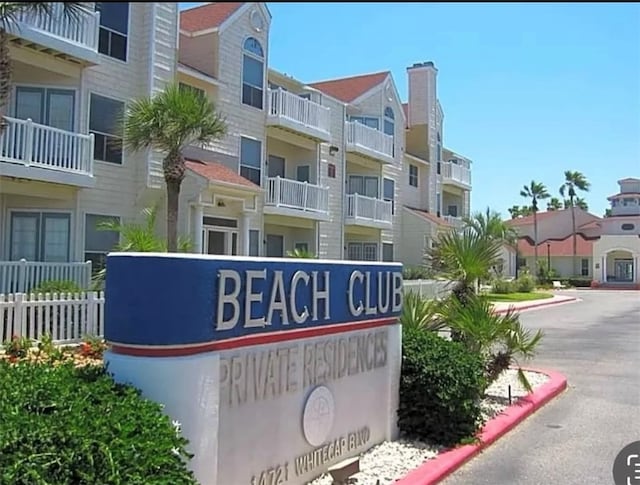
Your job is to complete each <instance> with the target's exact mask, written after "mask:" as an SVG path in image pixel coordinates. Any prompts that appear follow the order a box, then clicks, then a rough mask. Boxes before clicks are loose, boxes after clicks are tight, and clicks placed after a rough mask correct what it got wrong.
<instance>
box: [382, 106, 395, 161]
mask: <svg viewBox="0 0 640 485" xmlns="http://www.w3.org/2000/svg"><path fill="white" fill-rule="evenodd" d="M394 119H395V116H394V115H393V109H391V108H390V107H388V106H387V107H386V108H385V109H384V123H383V131H384V133H385V134H387V135H391V136H392V137H393V138H394V140H393V145H392V152H391V154H392V155H393V156H395V148H396V147H395V134H396V130H395V121H394Z"/></svg>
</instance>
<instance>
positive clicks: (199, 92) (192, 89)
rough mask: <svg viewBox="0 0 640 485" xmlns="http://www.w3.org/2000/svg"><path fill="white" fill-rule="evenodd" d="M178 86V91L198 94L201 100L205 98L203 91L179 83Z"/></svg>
mask: <svg viewBox="0 0 640 485" xmlns="http://www.w3.org/2000/svg"><path fill="white" fill-rule="evenodd" d="M178 86H180V90H181V91H193V92H194V93H197V94H199V95H200V96H202V97H203V98H206V94H205V92H204V89H200V88H196V87H195V86H192V85H191V84H185V83H179V84H178Z"/></svg>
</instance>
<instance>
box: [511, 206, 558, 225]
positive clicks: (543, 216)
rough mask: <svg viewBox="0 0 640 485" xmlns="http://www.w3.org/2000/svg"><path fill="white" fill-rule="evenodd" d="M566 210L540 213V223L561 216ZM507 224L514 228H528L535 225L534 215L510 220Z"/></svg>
mask: <svg viewBox="0 0 640 485" xmlns="http://www.w3.org/2000/svg"><path fill="white" fill-rule="evenodd" d="M566 210H568V209H562V210H558V211H545V212H538V222H540V221H541V220H543V219H548V218H549V217H553V216H554V215H556V214H561V213H562V212H564V211H566ZM507 224H510V225H512V226H526V225H527V224H533V215H530V216H526V217H518V218H517V219H509V220H508V221H507Z"/></svg>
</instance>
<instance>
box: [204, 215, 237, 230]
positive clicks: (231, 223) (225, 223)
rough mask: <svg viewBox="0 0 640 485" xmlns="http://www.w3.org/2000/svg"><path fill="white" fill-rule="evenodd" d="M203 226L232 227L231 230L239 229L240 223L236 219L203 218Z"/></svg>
mask: <svg viewBox="0 0 640 485" xmlns="http://www.w3.org/2000/svg"><path fill="white" fill-rule="evenodd" d="M202 224H203V225H205V226H215V227H230V228H237V227H238V221H237V220H236V219H227V218H226V217H210V216H203V217H202Z"/></svg>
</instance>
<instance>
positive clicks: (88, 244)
mask: <svg viewBox="0 0 640 485" xmlns="http://www.w3.org/2000/svg"><path fill="white" fill-rule="evenodd" d="M106 222H115V223H119V222H120V218H119V217H116V216H101V215H96V214H87V215H86V216H85V218H84V260H85V261H91V262H92V263H93V264H92V270H93V271H96V270H100V269H102V268H104V265H105V263H106V261H107V253H108V252H109V251H113V249H114V248H115V247H116V246H117V244H118V243H119V242H120V233H119V232H118V231H108V230H105V229H101V228H100V225H101V224H103V223H106Z"/></svg>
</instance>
